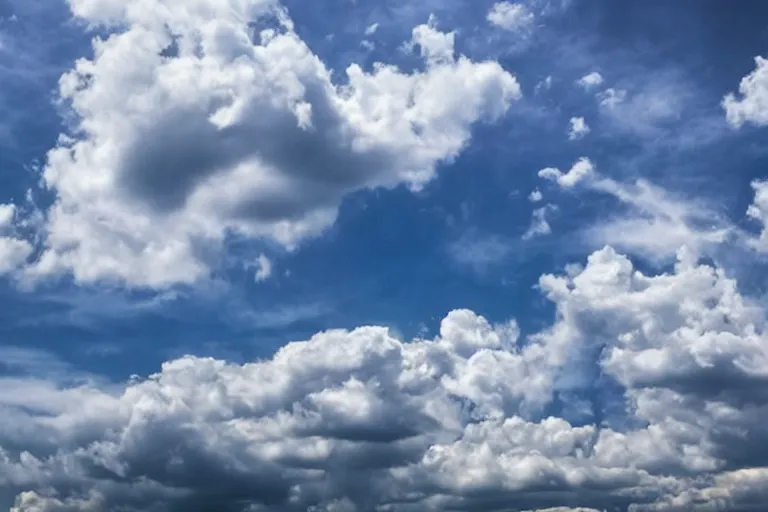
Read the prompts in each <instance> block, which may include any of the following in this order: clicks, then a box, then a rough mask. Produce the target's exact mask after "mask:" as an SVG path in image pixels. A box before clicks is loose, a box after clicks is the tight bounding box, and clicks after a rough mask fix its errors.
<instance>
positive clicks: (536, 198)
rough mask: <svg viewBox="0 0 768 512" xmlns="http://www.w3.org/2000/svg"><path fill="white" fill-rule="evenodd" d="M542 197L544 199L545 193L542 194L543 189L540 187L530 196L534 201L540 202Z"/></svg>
mask: <svg viewBox="0 0 768 512" xmlns="http://www.w3.org/2000/svg"><path fill="white" fill-rule="evenodd" d="M542 199H544V194H542V193H541V190H539V189H538V188H535V189H533V191H532V192H531V194H530V195H529V196H528V200H529V201H530V202H532V203H538V202H539V201H541V200H542Z"/></svg>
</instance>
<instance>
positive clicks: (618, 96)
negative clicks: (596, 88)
mask: <svg viewBox="0 0 768 512" xmlns="http://www.w3.org/2000/svg"><path fill="white" fill-rule="evenodd" d="M626 99H627V91H625V90H624V89H614V88H613V87H609V88H608V89H606V90H604V91H602V92H600V93H598V94H597V100H598V103H599V105H600V106H601V107H605V108H609V109H611V108H614V107H615V106H616V105H618V104H619V103H621V102H623V101H624V100H626Z"/></svg>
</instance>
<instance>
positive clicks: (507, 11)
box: [487, 1, 535, 32]
mask: <svg viewBox="0 0 768 512" xmlns="http://www.w3.org/2000/svg"><path fill="white" fill-rule="evenodd" d="M487 19H488V22H490V23H491V24H493V25H496V26H497V27H499V28H503V29H504V30H509V31H511V32H523V31H527V30H530V28H531V26H532V25H533V22H534V20H535V15H534V14H533V13H532V12H530V11H529V10H528V8H527V7H526V6H525V5H523V4H520V3H511V2H506V1H505V2H497V3H495V4H493V6H492V7H491V10H490V11H488V15H487Z"/></svg>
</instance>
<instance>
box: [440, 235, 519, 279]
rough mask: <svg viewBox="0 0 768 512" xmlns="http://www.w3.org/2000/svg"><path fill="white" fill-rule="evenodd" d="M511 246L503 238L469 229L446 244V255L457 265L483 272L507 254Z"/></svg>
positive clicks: (511, 248) (510, 250)
mask: <svg viewBox="0 0 768 512" xmlns="http://www.w3.org/2000/svg"><path fill="white" fill-rule="evenodd" d="M512 250H513V246H512V244H511V243H510V242H509V241H508V240H505V239H504V238H502V237H500V236H497V235H488V234H483V233H478V232H476V231H470V232H468V233H465V234H464V235H462V236H461V237H460V238H458V239H457V240H455V241H453V242H452V243H451V244H450V245H449V246H448V255H449V256H450V258H451V259H452V260H453V261H454V262H455V263H458V264H459V265H462V266H467V267H470V268H472V269H473V270H474V271H476V272H483V271H485V270H487V269H488V268H489V267H491V266H493V265H496V264H498V263H500V262H502V261H504V259H506V258H507V256H509V254H510V253H511V252H512Z"/></svg>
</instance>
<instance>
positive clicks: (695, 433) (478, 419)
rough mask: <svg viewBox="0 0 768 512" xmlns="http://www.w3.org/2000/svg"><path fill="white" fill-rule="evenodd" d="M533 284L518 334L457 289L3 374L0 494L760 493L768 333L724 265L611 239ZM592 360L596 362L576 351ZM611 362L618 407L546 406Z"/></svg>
mask: <svg viewBox="0 0 768 512" xmlns="http://www.w3.org/2000/svg"><path fill="white" fill-rule="evenodd" d="M539 284H540V288H541V290H542V291H543V293H544V294H545V295H546V296H547V297H548V299H549V300H551V301H552V302H553V303H554V305H555V308H556V317H555V321H554V323H553V324H552V325H551V326H550V327H548V328H546V329H544V330H543V331H541V332H539V333H536V334H533V335H530V336H527V337H525V338H523V339H519V330H518V328H517V326H516V324H515V323H514V322H509V323H506V324H502V325H498V326H492V325H490V324H489V323H488V322H487V321H486V320H484V319H483V318H482V317H479V316H478V315H476V314H474V313H472V312H470V311H466V310H459V311H454V312H452V313H450V314H449V315H448V316H447V317H446V318H445V319H444V320H443V321H442V324H441V327H440V334H439V336H437V337H436V338H435V339H431V340H424V339H415V340H411V341H410V342H402V341H399V340H397V339H395V338H393V337H392V336H391V334H390V333H389V332H388V331H387V330H386V329H384V328H380V327H363V328H359V329H355V330H353V331H350V332H348V331H328V332H324V333H320V334H317V335H316V336H314V337H313V338H312V339H310V340H308V341H305V342H296V343H291V344H289V345H287V346H285V347H283V348H281V349H280V350H279V351H278V352H277V353H276V354H275V355H274V357H272V358H271V359H268V360H264V361H259V362H254V363H249V364H244V365H239V364H232V363H227V362H225V361H220V360H214V359H205V358H196V357H191V356H190V357H184V358H181V359H178V360H174V361H169V362H167V363H166V364H164V365H163V368H162V370H161V371H160V372H159V373H158V374H156V375H154V376H152V377H151V378H149V379H146V380H134V381H132V382H131V383H129V384H127V385H125V386H122V387H120V386H104V385H103V384H98V383H92V384H84V385H80V386H75V387H61V386H57V385H55V384H53V383H48V382H44V381H32V380H25V379H19V378H15V379H14V378H4V379H2V382H0V410H1V411H2V414H0V447H2V450H1V451H0V499H2V497H3V496H5V497H11V496H13V495H15V496H16V498H15V505H14V508H13V509H12V510H14V512H31V511H36V512H53V511H56V512H62V511H74V510H77V511H83V510H89V511H99V512H101V511H106V510H118V509H119V510H126V511H132V510H157V511H167V510H187V511H188V510H233V511H241V510H302V511H304V510H315V511H364V510H393V511H401V510H404V511H410V510H413V511H416V510H436V511H437V510H448V509H454V510H481V511H482V510H498V509H500V508H502V507H506V508H513V509H531V510H537V509H547V508H548V507H560V508H553V509H552V510H568V507H571V508H572V509H576V510H578V509H577V508H576V507H592V508H593V509H596V510H601V509H603V508H605V509H608V510H613V509H614V507H619V509H621V510H626V509H627V507H629V506H630V505H632V508H631V510H635V511H641V510H664V511H677V510H713V508H712V507H713V504H716V505H717V506H718V507H719V508H717V510H746V509H748V507H749V505H750V504H752V503H755V502H756V501H755V500H759V499H760V496H762V495H763V494H764V491H763V490H762V489H764V481H765V474H766V471H768V469H764V468H766V467H768V451H766V450H764V449H762V448H761V447H763V446H767V444H766V441H768V439H766V437H767V436H766V435H765V434H764V429H763V428H762V425H764V424H765V421H766V420H768V393H766V391H765V390H766V389H768V387H766V385H767V384H768V348H766V347H768V339H766V333H765V328H766V325H765V318H764V314H763V312H762V310H761V309H760V308H759V307H757V305H755V304H752V303H751V302H750V300H748V299H747V298H745V297H743V296H742V295H741V294H740V293H739V292H738V289H737V283H736V282H734V281H733V280H731V279H729V278H728V277H727V276H726V275H725V274H724V272H722V271H721V270H718V269H716V268H714V267H711V266H708V265H702V264H699V263H697V261H696V258H695V257H694V255H693V253H691V252H689V251H686V250H681V252H680V254H679V258H678V263H677V264H676V266H675V268H674V270H673V271H672V272H671V273H667V274H660V275H655V276H649V275H645V274H643V273H641V272H640V271H638V270H637V269H635V268H634V267H633V265H632V263H631V261H630V260H629V259H627V258H626V257H624V256H621V255H619V254H617V253H616V252H615V251H614V250H613V249H611V248H605V249H603V250H600V251H597V252H595V253H594V254H592V255H591V256H590V257H589V259H588V261H587V263H586V265H585V266H584V267H583V268H578V267H574V266H571V267H569V269H568V272H567V273H566V274H564V275H545V276H542V278H541V280H540V283H539ZM590 360H591V363H590V365H593V364H597V365H598V367H599V368H600V369H601V372H602V374H603V377H601V379H603V380H600V381H599V382H595V383H593V382H591V379H592V378H593V377H590V375H591V374H590V373H589V372H584V369H585V366H584V365H583V363H584V362H585V361H586V362H590ZM604 379H608V380H607V381H606V380H604ZM606 383H607V384H608V385H609V386H613V387H615V388H616V389H617V390H618V393H619V395H618V397H619V398H621V397H623V400H624V401H625V407H624V409H626V412H620V413H619V417H616V413H613V417H611V413H610V412H609V411H608V409H607V408H605V407H603V406H601V404H600V402H599V401H595V402H593V403H592V404H591V408H592V409H593V410H594V412H595V416H594V420H593V421H587V422H586V423H585V424H575V423H570V422H568V421H566V419H563V418H558V417H552V416H550V413H549V412H548V411H550V410H551V408H552V407H553V406H554V405H556V404H557V403H558V401H561V400H562V397H561V394H562V393H564V392H566V391H568V390H569V389H570V390H574V389H583V388H589V387H590V386H605V385H606ZM593 391H594V390H593ZM601 417H602V418H603V420H599V419H597V418H601ZM761 493H763V494H761ZM757 502H759V501H757Z"/></svg>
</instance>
